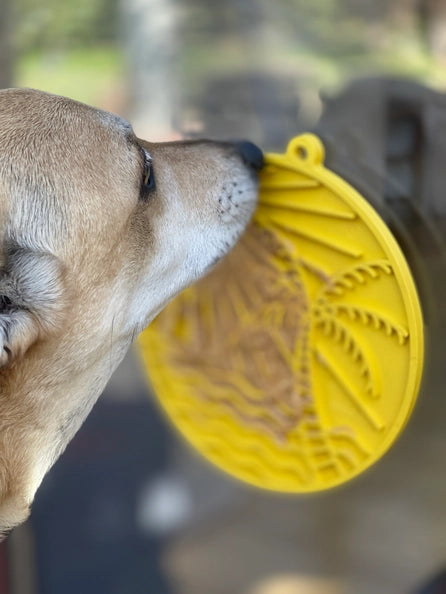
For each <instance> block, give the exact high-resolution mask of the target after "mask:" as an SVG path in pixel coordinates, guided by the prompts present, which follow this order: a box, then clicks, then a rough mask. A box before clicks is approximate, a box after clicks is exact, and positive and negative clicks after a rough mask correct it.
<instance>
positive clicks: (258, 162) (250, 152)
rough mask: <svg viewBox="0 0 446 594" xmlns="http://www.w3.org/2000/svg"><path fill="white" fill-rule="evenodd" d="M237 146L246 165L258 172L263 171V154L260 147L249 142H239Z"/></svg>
mask: <svg viewBox="0 0 446 594" xmlns="http://www.w3.org/2000/svg"><path fill="white" fill-rule="evenodd" d="M235 146H236V148H237V151H238V152H239V154H240V155H241V157H242V159H243V161H244V162H245V163H246V165H249V166H250V167H253V168H254V169H257V170H259V169H262V167H263V153H262V151H261V150H260V149H259V147H258V146H256V145H255V144H254V143H253V142H249V141H248V140H243V141H241V142H237V143H236V145H235Z"/></svg>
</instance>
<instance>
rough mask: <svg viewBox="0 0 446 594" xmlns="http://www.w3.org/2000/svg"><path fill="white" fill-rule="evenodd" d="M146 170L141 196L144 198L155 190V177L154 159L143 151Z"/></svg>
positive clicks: (144, 171)
mask: <svg viewBox="0 0 446 594" xmlns="http://www.w3.org/2000/svg"><path fill="white" fill-rule="evenodd" d="M142 154H143V158H144V168H143V174H142V185H141V195H142V197H143V198H144V197H145V196H146V195H147V193H148V192H150V191H151V190H153V189H154V188H155V177H154V175H153V165H152V158H151V156H150V155H149V153H148V152H147V151H145V150H144V149H142Z"/></svg>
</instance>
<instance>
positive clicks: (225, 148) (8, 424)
mask: <svg viewBox="0 0 446 594" xmlns="http://www.w3.org/2000/svg"><path fill="white" fill-rule="evenodd" d="M260 166H261V153H260V151H259V150H258V149H256V147H254V145H251V144H249V143H241V144H229V143H214V142H209V141H193V142H192V141H190V142H187V141H186V142H175V143H164V144H152V143H149V142H145V141H142V140H139V139H138V138H136V136H135V134H134V133H133V130H132V128H131V126H130V125H129V124H128V123H127V122H126V121H125V120H123V119H121V118H120V117H118V116H115V115H112V114H110V113H107V112H103V111H100V110H97V109H94V108H91V107H89V106H86V105H83V104H81V103H77V102H74V101H71V100H69V99H66V98H63V97H57V96H53V95H48V94H45V93H42V92H39V91H32V90H17V89H10V90H5V91H0V242H1V243H0V248H1V249H0V530H3V529H7V528H10V527H12V526H14V525H15V524H17V523H19V522H21V521H23V519H24V518H25V517H26V516H27V514H28V509H29V505H30V503H31V501H32V499H33V497H34V493H35V491H36V489H37V487H38V485H39V484H40V482H41V480H42V478H43V476H44V474H45V472H46V471H47V470H48V468H49V467H50V466H51V464H52V463H53V462H54V461H55V459H56V458H57V456H58V455H59V454H60V453H61V452H62V451H63V449H64V447H65V445H66V444H67V442H68V441H69V440H70V439H71V437H72V436H73V434H74V433H75V431H76V430H77V429H78V428H79V426H80V424H81V423H82V422H83V420H84V419H85V417H86V415H87V414H88V412H89V410H90V408H91V406H92V405H93V403H94V401H95V400H96V398H97V396H98V395H99V393H100V392H101V391H102V389H103V387H104V385H105V383H106V381H107V380H108V378H109V376H110V375H111V373H112V371H113V370H114V369H115V367H116V365H117V364H118V363H119V361H120V360H121V359H122V357H123V355H124V354H125V352H126V350H127V348H128V346H129V345H130V343H131V342H132V340H133V339H134V338H135V337H136V336H137V334H138V333H139V332H140V331H141V330H142V329H143V328H144V327H145V326H146V325H147V324H148V323H149V322H150V321H151V320H152V319H153V317H154V316H155V315H156V314H157V313H158V312H159V311H160V310H161V309H162V308H163V307H164V305H166V303H167V302H168V301H169V300H170V299H171V298H172V297H173V296H175V295H176V294H177V293H178V292H180V291H181V290H182V289H183V288H185V287H186V286H188V285H189V284H191V283H192V282H194V281H195V280H196V279H198V278H199V277H200V276H202V275H203V274H204V273H205V272H206V271H207V270H208V269H209V268H211V267H212V266H213V264H214V263H215V262H216V261H218V260H219V259H220V258H221V257H222V256H223V255H224V254H225V253H227V252H228V250H229V249H230V248H231V247H232V246H233V245H234V243H235V242H236V240H237V238H238V237H239V236H240V234H241V233H242V231H243V229H244V228H245V226H246V224H247V222H248V221H249V219H250V217H251V215H252V213H253V210H254V208H255V204H256V188H257V181H256V172H255V169H256V168H259V167H260Z"/></svg>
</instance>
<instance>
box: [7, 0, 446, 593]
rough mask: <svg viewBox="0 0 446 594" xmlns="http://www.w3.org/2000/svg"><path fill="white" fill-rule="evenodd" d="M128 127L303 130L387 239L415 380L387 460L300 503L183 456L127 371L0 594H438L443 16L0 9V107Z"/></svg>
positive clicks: (20, 544) (372, 6)
mask: <svg viewBox="0 0 446 594" xmlns="http://www.w3.org/2000/svg"><path fill="white" fill-rule="evenodd" d="M8 86H31V87H36V88H39V89H43V90H46V91H49V92H54V93H59V94H64V95H68V96H70V97H72V98H74V99H78V100H81V101H85V102H88V103H91V104H93V105H96V106H98V107H102V108H104V109H107V110H111V111H114V112H116V113H119V114H121V115H123V116H125V117H127V118H128V119H129V120H130V121H131V122H132V123H133V125H134V129H135V131H136V133H137V134H138V135H140V136H142V137H145V138H147V139H148V140H158V139H164V140H168V139H173V138H178V137H179V136H181V135H186V136H207V137H213V138H240V137H246V138H250V139H251V140H253V141H255V142H257V143H258V144H259V145H260V146H262V147H263V148H264V149H265V150H278V151H282V150H283V149H284V148H285V146H286V143H287V141H288V140H289V139H290V138H291V137H292V136H295V135H296V134H298V133H300V132H302V131H309V130H313V131H316V132H317V133H318V134H320V135H321V137H322V138H323V140H324V142H325V144H326V146H327V165H328V166H329V167H331V168H333V169H334V170H336V171H337V172H338V173H340V174H341V175H343V176H344V177H345V178H346V179H348V180H349V181H350V182H351V183H353V185H354V186H355V187H357V188H358V189H359V190H360V191H361V192H362V193H363V195H364V196H365V197H366V198H367V200H369V201H370V202H371V203H372V204H373V205H374V206H375V207H376V208H377V209H378V210H379V211H380V213H381V214H382V216H383V217H384V218H385V220H386V221H387V223H388V224H389V225H390V227H391V228H392V231H393V232H394V233H395V235H396V236H397V238H398V240H399V241H400V243H401V245H402V246H403V248H404V251H405V253H406V255H407V257H408V259H409V261H410V263H411V266H412V269H413V271H414V274H415V277H416V279H417V281H418V286H419V289H420V293H421V295H422V300H423V305H424V308H425V314H426V321H427V331H428V335H429V337H430V349H429V351H428V358H427V359H428V371H427V373H426V376H425V380H424V384H423V390H422V394H421V397H420V400H419V403H418V405H417V407H416V410H415V413H414V416H413V418H412V420H411V422H410V424H409V427H408V429H407V430H406V431H405V433H404V434H403V436H402V437H401V438H400V440H399V441H398V443H397V444H396V445H395V446H394V448H393V449H392V450H391V451H390V453H388V454H387V455H386V456H385V458H384V459H383V460H382V461H381V462H380V463H379V464H378V465H377V466H376V467H374V468H373V469H372V470H370V471H369V472H367V473H366V474H365V475H364V476H362V477H360V478H358V479H357V480H355V481H354V482H352V483H351V484H347V485H346V486H344V487H343V488H340V489H338V490H335V491H332V492H328V493H326V494H321V495H318V496H313V497H283V496H278V495H274V494H271V493H266V492H261V491H257V490H255V489H252V488H249V487H247V486H244V485H242V484H239V483H235V482H233V481H232V480H231V479H229V478H227V477H226V476H224V475H222V474H220V473H219V472H218V471H217V470H215V469H213V468H211V467H210V466H208V464H207V463H206V462H204V461H203V460H201V458H200V457H199V456H198V455H196V454H195V453H194V452H192V451H190V449H189V448H188V446H186V445H185V444H184V443H183V442H182V441H181V440H179V439H178V438H177V435H176V434H175V432H174V431H173V430H172V429H171V427H170V425H169V424H168V423H167V422H166V421H165V419H164V418H163V416H162V415H161V414H160V413H159V411H158V409H157V406H156V404H155V402H154V400H153V397H152V396H151V394H150V391H149V388H148V386H147V384H146V381H145V378H144V376H143V372H142V369H141V365H140V362H139V360H138V356H137V355H136V354H134V353H132V354H130V355H129V356H128V357H127V358H126V360H125V361H124V363H123V364H122V366H121V367H120V368H119V370H118V371H117V373H116V374H115V376H114V377H113V379H112V381H111V382H110V384H109V387H108V388H107V390H106V393H105V394H104V395H103V397H102V398H101V399H100V401H99V402H98V404H97V405H96V407H95V408H94V410H93V412H92V414H91V415H90V417H89V418H88V420H87V422H86V423H85V425H84V426H83V428H82V429H81V431H80V432H79V433H78V435H77V436H76V438H75V440H74V441H73V442H72V443H71V444H70V446H69V447H68V449H67V451H66V453H65V454H64V455H63V456H62V458H61V459H60V460H59V462H58V463H57V464H56V466H55V467H54V468H53V470H52V471H51V472H50V474H49V475H48V476H47V478H46V479H45V481H44V484H43V485H42V487H41V488H40V490H39V492H38V495H37V498H36V502H35V506H34V509H33V513H32V516H31V519H30V521H29V522H28V523H27V524H26V525H25V526H23V527H22V528H20V529H18V530H16V531H15V532H14V533H13V534H12V535H11V537H10V539H8V541H7V543H6V544H4V545H2V546H1V548H0V594H61V593H62V592H63V593H64V594H71V593H72V594H74V593H76V594H79V592H82V593H83V594H90V593H93V592H94V593H95V594H97V593H104V594H105V593H107V594H142V593H146V594H147V593H148V594H376V593H378V592H379V593H384V594H387V593H389V594H421V593H423V594H439V593H440V592H441V593H444V592H446V585H445V582H444V581H443V578H442V572H443V569H444V568H445V567H446V509H445V508H446V469H445V467H446V465H445V457H446V417H445V414H446V398H445V394H444V391H445V388H444V386H445V385H446V381H445V380H446V377H445V371H444V364H443V363H442V359H443V358H444V351H445V349H444V345H445V342H444V340H445V334H444V326H445V321H444V317H445V311H444V310H446V308H443V303H444V298H445V297H446V295H445V286H444V285H445V281H444V277H445V276H446V275H445V270H446V268H445V252H446V250H445V246H444V237H445V231H446V196H445V191H444V187H445V182H446V179H445V167H444V155H445V154H446V140H445V139H446V95H445V92H446V2H444V0H387V1H386V2H377V1H376V0H312V1H311V2H308V1H306V0H121V1H119V0H64V2H60V1H59V0H39V2H37V1H36V0H0V87H8Z"/></svg>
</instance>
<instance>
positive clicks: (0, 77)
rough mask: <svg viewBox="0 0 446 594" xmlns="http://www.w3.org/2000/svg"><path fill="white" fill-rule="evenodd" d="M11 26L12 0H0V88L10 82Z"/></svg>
mask: <svg viewBox="0 0 446 594" xmlns="http://www.w3.org/2000/svg"><path fill="white" fill-rule="evenodd" d="M11 28H12V1H11V0H0V88H5V87H9V86H11V84H12V73H13V61H14V52H13V47H12V34H11V33H12V32H11Z"/></svg>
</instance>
